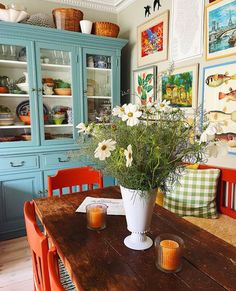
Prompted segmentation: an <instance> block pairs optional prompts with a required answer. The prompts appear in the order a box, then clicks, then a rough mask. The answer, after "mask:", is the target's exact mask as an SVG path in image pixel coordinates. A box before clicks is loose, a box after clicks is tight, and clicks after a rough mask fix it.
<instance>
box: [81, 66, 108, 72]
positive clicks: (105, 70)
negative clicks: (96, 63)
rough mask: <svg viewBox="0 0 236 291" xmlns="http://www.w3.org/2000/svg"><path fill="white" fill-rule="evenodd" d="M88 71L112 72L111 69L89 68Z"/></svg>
mask: <svg viewBox="0 0 236 291" xmlns="http://www.w3.org/2000/svg"><path fill="white" fill-rule="evenodd" d="M87 70H89V71H100V72H101V71H103V72H111V69H106V68H92V67H87Z"/></svg>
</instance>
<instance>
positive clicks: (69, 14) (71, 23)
mask: <svg viewBox="0 0 236 291" xmlns="http://www.w3.org/2000/svg"><path fill="white" fill-rule="evenodd" d="M52 15H53V20H54V23H55V25H56V28H57V29H65V30H71V31H80V24H79V22H80V20H83V16H84V14H83V12H82V11H80V10H78V9H74V8H55V9H53V11H52Z"/></svg>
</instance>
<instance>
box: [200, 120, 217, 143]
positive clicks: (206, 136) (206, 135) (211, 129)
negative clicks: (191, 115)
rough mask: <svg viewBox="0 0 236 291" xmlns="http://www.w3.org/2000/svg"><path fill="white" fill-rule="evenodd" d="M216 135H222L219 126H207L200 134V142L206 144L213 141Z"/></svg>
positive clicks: (214, 124)
mask: <svg viewBox="0 0 236 291" xmlns="http://www.w3.org/2000/svg"><path fill="white" fill-rule="evenodd" d="M216 133H222V127H221V124H219V123H211V124H209V126H208V127H207V128H206V129H205V131H203V133H202V134H201V137H200V142H208V141H212V140H214V139H215V134H216Z"/></svg>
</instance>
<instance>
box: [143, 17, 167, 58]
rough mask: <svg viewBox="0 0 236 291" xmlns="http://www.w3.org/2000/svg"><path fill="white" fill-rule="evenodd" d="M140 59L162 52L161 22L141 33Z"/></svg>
mask: <svg viewBox="0 0 236 291" xmlns="http://www.w3.org/2000/svg"><path fill="white" fill-rule="evenodd" d="M141 38H142V40H141V41H142V57H145V56H148V55H150V54H154V53H156V52H160V51H162V50H163V22H161V23H158V24H157V25H155V26H153V27H150V28H148V29H147V30H145V31H142V33H141Z"/></svg>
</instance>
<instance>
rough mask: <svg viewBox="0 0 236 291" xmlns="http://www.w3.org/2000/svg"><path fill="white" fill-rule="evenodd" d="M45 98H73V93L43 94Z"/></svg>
mask: <svg viewBox="0 0 236 291" xmlns="http://www.w3.org/2000/svg"><path fill="white" fill-rule="evenodd" d="M43 98H59V99H60V98H72V96H71V95H43Z"/></svg>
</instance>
